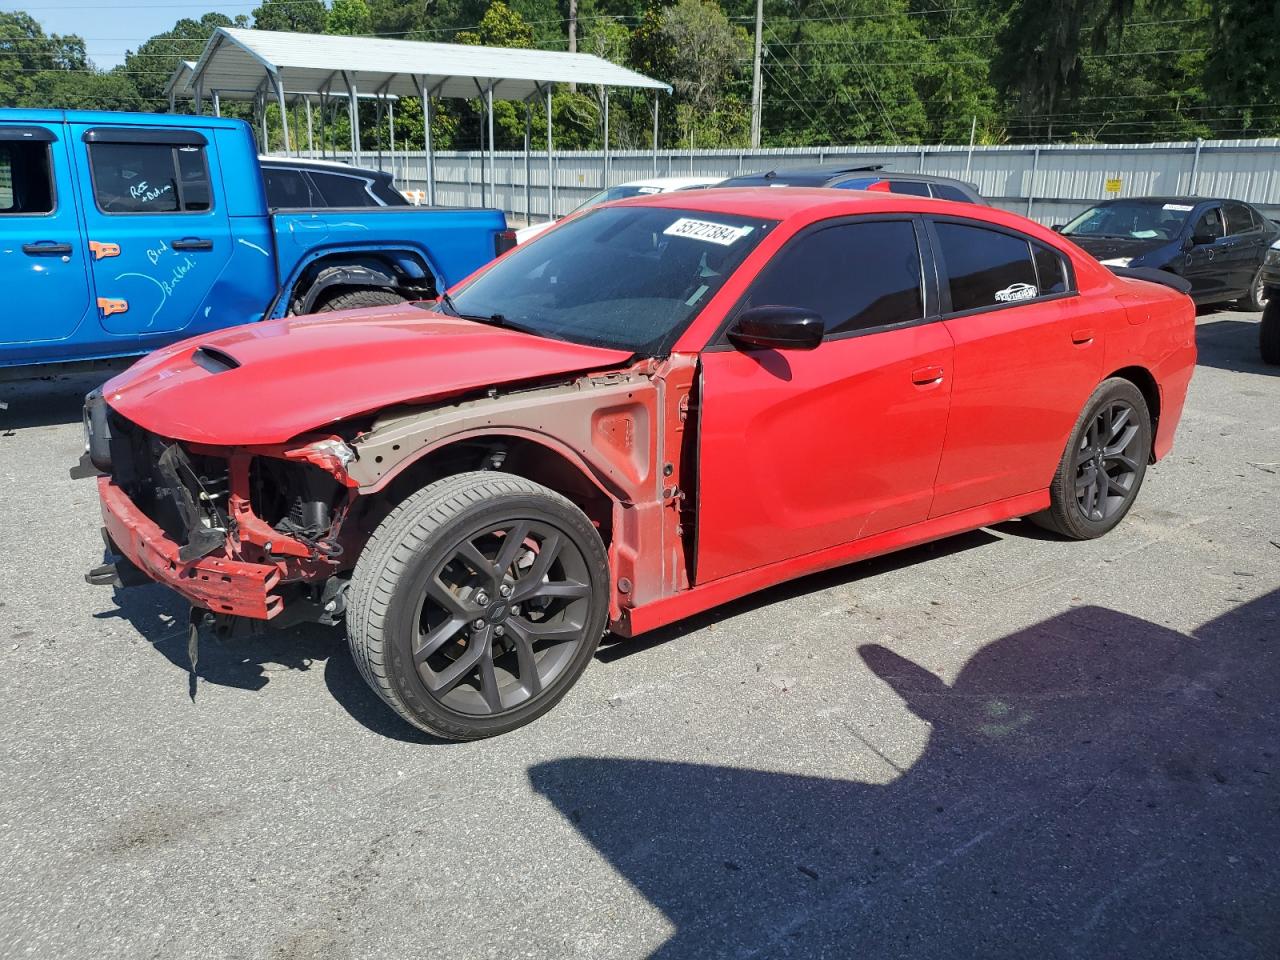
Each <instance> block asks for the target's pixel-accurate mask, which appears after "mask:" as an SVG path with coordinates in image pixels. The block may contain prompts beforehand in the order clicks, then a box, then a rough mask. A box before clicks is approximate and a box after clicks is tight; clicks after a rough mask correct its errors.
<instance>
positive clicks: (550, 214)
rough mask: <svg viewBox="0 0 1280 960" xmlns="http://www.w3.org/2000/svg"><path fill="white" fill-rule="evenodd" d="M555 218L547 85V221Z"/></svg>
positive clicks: (552, 157) (549, 97)
mask: <svg viewBox="0 0 1280 960" xmlns="http://www.w3.org/2000/svg"><path fill="white" fill-rule="evenodd" d="M555 218H556V162H555V154H554V153H553V152H552V149H551V87H550V86H549V85H548V87H547V223H551V222H552V221H553V220H555Z"/></svg>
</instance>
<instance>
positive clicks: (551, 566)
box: [86, 189, 1195, 739]
mask: <svg viewBox="0 0 1280 960" xmlns="http://www.w3.org/2000/svg"><path fill="white" fill-rule="evenodd" d="M451 292H452V296H451V297H450V296H446V297H445V298H443V299H442V300H440V301H436V302H432V303H427V304H417V305H399V306H393V307H385V308H375V309H371V310H364V311H351V312H349V313H346V314H329V315H326V316H325V318H318V317H302V318H288V319H285V320H280V321H275V322H270V323H262V324H255V325H251V326H247V327H241V328H238V329H233V330H227V331H222V332H218V333H214V334H209V335H207V336H203V337H201V338H199V339H196V340H192V341H188V342H186V343H184V344H179V345H177V346H174V347H171V348H168V349H165V350H161V351H159V352H157V353H156V354H153V355H152V356H151V357H149V358H147V359H146V360H143V361H142V362H140V363H139V364H138V365H136V366H135V367H134V368H133V369H131V370H130V371H128V372H126V373H125V374H123V375H121V376H120V377H118V378H116V379H115V380H113V381H111V382H110V383H109V384H107V385H106V387H105V388H104V390H103V392H101V393H97V394H94V395H91V396H90V398H89V402H88V407H87V411H86V422H87V423H88V425H89V428H90V454H91V458H92V460H93V462H94V464H95V465H96V466H97V467H98V468H99V469H100V470H101V471H102V472H103V473H104V476H102V477H101V478H100V479H99V485H100V489H101V494H102V501H103V515H104V517H105V522H106V534H107V537H108V541H109V543H110V547H111V550H112V552H113V554H115V555H116V557H115V558H114V559H113V561H112V562H111V563H109V564H108V565H106V566H105V567H103V568H99V569H98V570H96V571H95V572H94V573H93V574H92V576H93V578H94V579H95V580H99V581H102V582H113V583H116V584H117V585H120V584H126V583H131V582H137V581H139V580H146V579H153V580H158V581H160V582H163V583H166V584H168V585H170V586H171V587H172V588H173V589H175V590H177V591H179V592H180V593H181V594H183V595H184V596H185V597H187V598H188V599H189V600H190V601H191V602H192V604H193V605H194V606H195V607H197V608H200V609H203V610H206V611H209V614H210V616H211V617H212V618H213V619H217V620H226V619H227V618H234V617H248V618H256V619H259V620H266V621H271V622H273V623H277V624H279V623H292V622H297V621H298V620H299V619H313V620H318V621H320V622H324V623H338V622H340V621H343V620H345V623H346V628H347V631H348V633H349V636H350V642H351V647H352V651H353V654H354V656H355V659H356V662H357V663H358V664H359V666H360V669H361V671H362V673H363V675H364V676H365V679H366V680H368V682H369V683H370V685H371V686H372V687H373V689H374V690H375V691H376V692H377V693H378V694H379V695H380V696H381V697H382V698H383V699H384V700H385V701H386V702H387V704H389V705H390V706H391V707H392V708H393V709H394V710H396V711H397V712H398V713H400V714H401V715H402V716H403V717H404V718H405V719H406V720H408V721H409V722H410V723H413V724H416V725H417V726H419V727H422V728H423V729H426V730H429V731H432V732H434V733H437V734H440V735H442V736H445V737H451V738H458V739H467V738H474V737H481V736H488V735H492V734H496V733H501V732H503V731H505V730H510V729H512V728H514V727H516V726H519V725H521V724H523V723H527V722H529V721H530V720H532V719H534V718H535V717H537V716H538V715H540V714H541V713H543V712H545V711H546V710H548V709H549V708H550V707H551V706H552V705H554V704H555V703H556V702H557V701H558V700H559V699H560V698H561V697H562V696H563V695H564V694H565V692H566V691H567V690H568V688H569V687H570V686H571V685H572V684H573V683H574V681H575V680H576V679H577V678H578V676H579V675H580V674H581V672H582V670H583V669H584V668H585V667H586V665H587V663H588V662H589V661H590V660H591V658H592V654H593V651H594V650H595V648H596V645H597V643H598V641H599V640H600V637H601V635H602V633H604V632H605V631H606V630H612V631H614V632H616V633H619V634H623V635H627V636H630V635H633V634H637V633H640V632H642V631H645V630H650V629H653V628H654V627H657V626H660V625H662V624H666V623H670V622H671V621H674V620H677V619H679V618H681V617H686V616H688V615H690V614H692V613H695V612H697V611H700V610H704V609H706V608H708V607H712V606H714V605H716V604H720V603H724V602H725V601H727V600H730V599H733V598H735V597H740V596H742V595H744V594H747V593H750V592H752V591H754V590H758V589H760V588H762V587H765V586H768V585H770V584H775V583H778V582H779V581H782V580H786V579H788V578H792V577H797V576H801V575H803V574H806V573H811V572H813V571H816V570H822V569H825V568H829V567H833V566H836V565H838V564H844V563H848V562H850V561H854V560H859V559H862V558H864V557H870V556H874V555H877V554H882V553H886V552H888V551H891V550H897V549H900V548H902V547H906V546H910V545H912V544H918V543H921V542H923V541H927V540H933V539H936V538H939V537H945V536H949V535H951V534H955V533H959V532H961V531H965V530H970V529H973V528H975V527H980V526H984V525H986V524H991V523H996V522H998V521H1001V520H1006V519H1009V518H1012V517H1030V518H1031V519H1033V520H1035V521H1036V522H1037V523H1040V524H1042V525H1044V526H1046V527H1049V528H1051V529H1053V530H1056V531H1058V532H1059V533H1061V534H1062V535H1064V536H1066V537H1074V538H1089V537H1097V536H1100V535H1102V534H1104V533H1106V532H1107V531H1108V530H1110V529H1111V528H1112V527H1114V526H1115V525H1116V524H1117V523H1119V522H1120V520H1121V519H1122V518H1123V517H1124V515H1125V514H1126V513H1127V512H1128V510H1129V508H1130V507H1131V506H1132V504H1133V502H1134V499H1135V497H1136V496H1137V495H1138V490H1139V488H1140V487H1141V485H1142V479H1143V475H1144V474H1145V472H1146V470H1147V467H1148V465H1149V464H1151V463H1153V462H1155V461H1156V460H1158V459H1159V458H1160V457H1162V456H1164V455H1165V454H1166V453H1167V452H1168V451H1169V448H1170V445H1171V443H1172V441H1173V434H1174V429H1175V427H1176V426H1177V423H1178V418H1179V415H1180V413H1181V410H1182V404H1183V399H1184V396H1185V394H1186V390H1187V384H1188V382H1189V380H1190V378H1191V372H1192V368H1193V366H1194V363H1195V340H1194V320H1193V318H1194V310H1193V307H1192V303H1191V301H1190V300H1189V299H1188V298H1187V297H1186V296H1185V295H1183V294H1182V293H1179V292H1177V291H1176V290H1173V289H1170V288H1168V287H1166V286H1162V285H1159V284H1157V283H1152V282H1146V281H1144V280H1138V279H1130V278H1121V277H1117V276H1116V275H1115V274H1113V273H1111V272H1110V271H1108V270H1107V269H1106V268H1105V267H1103V266H1101V265H1099V264H1098V263H1097V262H1096V261H1095V260H1094V259H1093V258H1092V257H1090V256H1088V255H1087V254H1085V253H1083V252H1082V251H1080V250H1078V249H1077V248H1076V247H1075V246H1073V245H1072V244H1071V243H1070V242H1069V241H1067V240H1064V239H1063V238H1062V237H1060V236H1058V235H1057V234H1055V233H1053V232H1051V231H1049V230H1046V229H1044V228H1042V227H1040V226H1038V225H1036V224H1035V223H1032V222H1031V221H1029V220H1025V219H1023V218H1022V217H1018V216H1015V215H1012V214H1008V213H1004V212H1002V211H1000V210H995V209H991V208H986V207H978V206H974V205H964V204H958V203H947V202H943V201H936V200H929V199H922V198H917V197H910V196H893V195H883V194H868V193H860V192H854V191H848V192H846V191H833V190H802V189H795V190H769V189H735V190H707V191H698V192H691V193H677V194H670V195H664V196H655V197H649V198H645V199H640V200H634V201H625V202H622V203H619V204H612V205H608V206H605V207H601V208H597V209H594V210H592V211H590V212H588V213H585V214H583V215H581V216H578V217H575V218H573V219H571V220H568V221H566V222H564V223H563V224H561V225H559V226H558V227H557V228H556V229H554V230H551V231H549V232H547V233H546V234H545V235H543V236H542V237H539V238H538V239H537V240H535V241H534V242H532V243H530V244H528V245H525V246H521V247H519V248H517V249H516V250H513V251H512V252H510V253H508V254H506V255H505V256H503V257H502V258H500V259H499V260H497V261H495V262H494V263H492V264H490V265H489V266H488V267H486V268H485V269H483V270H481V271H480V272H479V273H477V274H476V275H474V276H473V277H471V278H469V279H468V280H466V281H465V282H463V283H462V284H460V285H459V286H458V287H456V288H455V289H454V290H453V291H451Z"/></svg>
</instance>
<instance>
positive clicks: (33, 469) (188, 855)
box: [0, 312, 1280, 960]
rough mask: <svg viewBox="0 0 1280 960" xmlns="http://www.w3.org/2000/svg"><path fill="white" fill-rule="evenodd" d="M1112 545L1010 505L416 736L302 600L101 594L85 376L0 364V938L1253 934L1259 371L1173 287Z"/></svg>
mask: <svg viewBox="0 0 1280 960" xmlns="http://www.w3.org/2000/svg"><path fill="white" fill-rule="evenodd" d="M1198 333H1199V341H1200V347H1201V365H1200V367H1199V369H1198V370H1197V373H1196V377H1195V380H1194V383H1193V385H1192V391H1191V396H1190V400H1189V404H1188V408H1187V411H1186V415H1185V417H1184V421H1183V424H1182V428H1181V430H1180V433H1179V436H1178V440H1177V444H1176V447H1175V450H1174V452H1173V454H1172V456H1171V457H1170V458H1169V459H1168V460H1167V461H1166V462H1164V463H1162V464H1160V465H1159V466H1157V467H1156V468H1154V469H1153V470H1152V471H1150V472H1149V473H1148V476H1147V481H1146V487H1145V489H1144V490H1143V492H1142V495H1141V497H1140V499H1139V501H1138V504H1137V507H1136V509H1135V511H1134V512H1133V513H1132V514H1131V516H1130V517H1129V518H1128V520H1127V521H1126V522H1125V523H1124V524H1123V525H1122V526H1121V527H1120V528H1119V529H1118V530H1116V531H1115V532H1114V533H1113V534H1111V535H1110V536H1108V537H1106V538H1104V539H1102V540H1100V541H1095V542H1092V543H1066V542H1062V541H1060V540H1056V539H1053V538H1051V537H1048V536H1047V535H1044V534H1042V533H1039V532H1038V531H1036V530H1034V529H1027V525H1026V524H1022V523H1016V522H1015V523H1008V524H1002V525H1001V526H999V527H998V528H995V529H992V530H986V531H980V532H977V533H973V534H969V535H965V536H961V537H956V538H953V539H951V540H947V541H944V542H941V543H938V544H934V545H932V546H928V547H924V548H920V549H916V550H912V551H909V552H906V553H902V554H899V555H896V556H893V557H888V558H884V559H882V560H878V561H874V562H870V563H864V564H861V565H858V566H853V567H849V568H846V569H844V570H839V571H834V572H831V573H828V574H824V575H821V576H817V577H811V578H808V579H806V580H802V581H799V582H797V583H793V584H788V585H785V586H782V587H779V588H776V589H773V590H769V591H765V592H763V593H761V594H759V595H757V596H754V597H751V598H749V599H747V600H744V601H741V602H738V603H735V604H732V605H730V606H728V607H726V608H723V609H720V610H717V611H715V612H714V613H711V614H708V615H704V616H701V617H699V618H697V619H696V620H695V621H693V622H691V623H688V624H685V625H682V626H679V627H676V628H672V629H667V630H664V631H662V632H661V633H659V634H657V635H654V636H651V637H646V638H641V639H639V640H636V641H632V642H628V643H620V644H615V645H610V646H606V647H604V648H602V650H601V653H600V654H599V656H598V658H597V661H596V662H595V663H594V664H592V666H591V667H590V669H588V671H587V673H586V675H585V676H584V678H583V680H582V681H581V683H580V684H579V685H578V686H577V688H576V689H575V690H574V691H572V692H571V693H570V695H569V696H568V697H567V698H566V699H565V700H564V702H563V703H562V704H561V705H560V706H558V707H557V708H556V709H555V710H554V711H553V712H552V713H551V714H549V715H548V716H547V717H545V718H544V719H542V720H541V721H539V722H538V723H536V724H534V725H533V726H531V727H528V728H525V729H523V730H521V731H518V732H516V733H514V734H511V735H508V736H505V737H502V738H499V739H497V740H491V741H486V742H481V743H473V744H466V745H441V744H437V743H432V742H427V741H426V740H425V739H424V738H423V737H421V736H419V735H418V734H417V733H416V732H415V731H413V730H412V729H410V728H408V727H407V726H405V725H404V724H402V723H401V722H400V721H399V720H397V719H396V718H395V717H394V716H393V715H392V714H390V713H389V712H388V711H387V710H386V709H385V708H384V707H383V706H382V705H381V704H380V703H379V702H378V701H377V700H376V699H375V698H374V696H373V695H372V694H370V693H369V692H368V691H367V690H366V689H365V688H364V686H363V684H362V681H361V680H360V678H359V676H358V675H357V673H356V670H355V668H354V666H353V664H352V662H351V659H350V657H349V656H348V654H347V652H346V649H345V640H344V638H343V635H342V634H341V632H340V631H337V630H326V629H322V628H318V627H313V628H308V629H296V630H292V631H288V632H284V633H273V634H268V635H267V636H266V637H265V638H262V639H260V640H256V641H241V642H226V643H221V644H217V643H213V642H206V643H205V645H204V646H203V647H202V649H201V656H200V674H201V679H200V681H199V685H198V689H197V692H196V696H195V699H194V700H192V699H191V698H189V696H188V685H187V674H186V669H185V667H186V638H185V630H184V627H183V623H184V620H183V618H184V615H185V608H184V607H183V606H182V604H181V603H180V602H179V601H177V599H176V598H175V597H173V596H172V595H170V594H168V593H166V592H165V591H164V590H162V589H159V588H155V587H148V588H143V589H138V590H133V591H128V592H124V593H119V594H116V595H114V596H113V592H112V591H111V590H109V589H105V588H94V587H89V586H87V585H86V584H84V582H83V581H82V579H81V574H82V573H83V571H84V570H85V569H86V568H87V567H89V566H91V565H92V564H94V563H95V562H97V561H98V559H99V557H100V547H101V541H100V540H99V536H98V523H97V520H96V513H97V505H96V498H95V492H94V488H93V484H92V483H91V482H88V481H72V480H70V479H68V477H67V468H68V467H69V466H70V465H71V464H73V463H74V462H75V460H76V459H77V457H78V456H79V453H80V426H79V422H78V416H79V397H80V395H81V394H82V393H83V392H84V390H85V389H87V388H88V386H90V385H92V384H91V382H88V381H85V380H83V379H78V380H77V379H59V380H54V381H43V382H37V383H33V384H22V385H17V384H9V385H4V386H0V401H7V402H8V403H9V409H8V410H7V411H4V410H0V731H2V733H0V736H2V737H3V750H2V751H0V956H3V957H6V958H7V957H40V958H53V957H57V958H63V960H72V958H81V957H83V958H86V960H88V958H92V960H104V958H115V957H121V958H126V957H127V958H130V960H138V958H149V957H155V958H178V957H191V956H199V957H202V958H223V957H226V958H233V957H234V958H259V957H261V958H315V960H340V958H395V960H403V958H405V957H417V956H426V957H448V958H451V960H452V958H459V960H461V958H488V957H492V958H511V957H554V958H603V957H607V958H613V957H618V958H632V957H646V956H656V957H662V958H697V960H706V958H713V957H757V956H759V957H777V956H787V957H839V958H845V957H853V956H858V957H930V958H938V957H957V958H970V957H1032V956H1034V957H1037V958H1043V957H1125V958H1136V957H1152V958H1161V960H1168V958H1171V957H1223V958H1226V957H1230V958H1242V957H1243V958H1249V957H1257V958H1274V957H1276V956H1278V955H1280V862H1278V859H1277V851H1278V850H1280V758H1278V756H1277V754H1278V753H1280V710H1278V709H1277V691H1278V690H1280V368H1266V367H1263V366H1261V365H1260V364H1259V363H1258V360H1257V327H1256V317H1255V316H1251V315H1245V314H1238V313H1229V312H1218V313H1209V314H1206V315H1204V316H1202V317H1201V318H1200V322H1199V331H1198Z"/></svg>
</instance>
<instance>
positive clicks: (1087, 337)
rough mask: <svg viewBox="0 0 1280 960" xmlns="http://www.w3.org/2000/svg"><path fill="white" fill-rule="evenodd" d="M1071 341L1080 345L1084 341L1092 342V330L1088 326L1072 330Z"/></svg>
mask: <svg viewBox="0 0 1280 960" xmlns="http://www.w3.org/2000/svg"><path fill="white" fill-rule="evenodd" d="M1071 342H1072V343H1074V344H1077V345H1080V346H1083V345H1084V344H1086V343H1093V330H1092V329H1091V328H1088V327H1086V328H1085V329H1083V330H1072V331H1071Z"/></svg>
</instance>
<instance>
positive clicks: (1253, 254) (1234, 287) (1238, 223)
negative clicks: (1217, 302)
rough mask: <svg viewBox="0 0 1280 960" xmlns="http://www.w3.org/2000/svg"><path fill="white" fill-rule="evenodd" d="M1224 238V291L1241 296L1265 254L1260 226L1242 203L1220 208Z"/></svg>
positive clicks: (1251, 280) (1250, 211)
mask: <svg viewBox="0 0 1280 960" xmlns="http://www.w3.org/2000/svg"><path fill="white" fill-rule="evenodd" d="M1222 213H1223V217H1224V219H1225V220H1226V231H1227V235H1226V237H1225V238H1224V239H1223V254H1222V257H1223V259H1225V261H1226V264H1227V277H1226V280H1225V283H1226V284H1227V292H1229V293H1231V294H1233V295H1235V296H1242V295H1243V294H1245V293H1246V292H1247V291H1248V290H1249V287H1250V286H1252V284H1253V278H1254V276H1255V275H1256V274H1257V272H1258V270H1259V269H1260V268H1261V267H1262V258H1263V256H1264V255H1265V253H1266V247H1267V244H1266V243H1265V242H1264V238H1263V231H1262V229H1261V225H1260V224H1258V223H1257V222H1256V221H1255V220H1254V218H1253V211H1252V210H1250V209H1249V207H1247V206H1246V205H1245V204H1243V203H1240V202H1238V201H1235V200H1229V201H1227V202H1226V203H1224V204H1223V205H1222Z"/></svg>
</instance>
